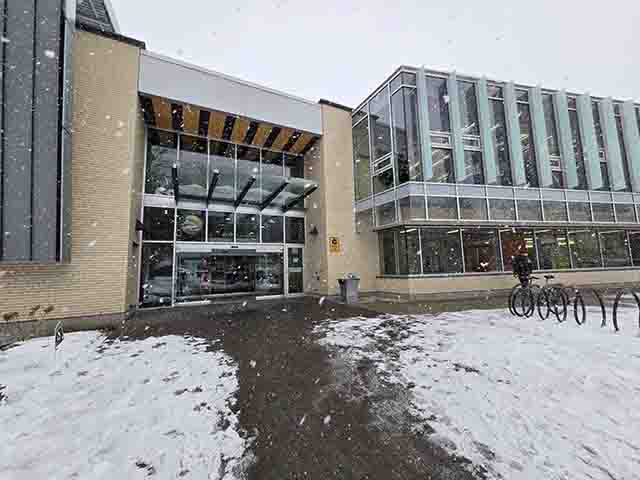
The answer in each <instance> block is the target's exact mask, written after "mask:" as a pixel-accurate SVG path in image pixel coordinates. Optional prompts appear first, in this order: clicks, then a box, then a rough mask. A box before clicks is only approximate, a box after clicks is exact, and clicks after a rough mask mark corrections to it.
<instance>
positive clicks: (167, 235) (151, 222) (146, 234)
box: [142, 207, 175, 242]
mask: <svg viewBox="0 0 640 480" xmlns="http://www.w3.org/2000/svg"><path fill="white" fill-rule="evenodd" d="M174 214H175V210H174V209H173V208H155V207H144V231H143V232H142V239H143V240H168V241H171V242H172V241H173V224H174V219H173V216H174Z"/></svg>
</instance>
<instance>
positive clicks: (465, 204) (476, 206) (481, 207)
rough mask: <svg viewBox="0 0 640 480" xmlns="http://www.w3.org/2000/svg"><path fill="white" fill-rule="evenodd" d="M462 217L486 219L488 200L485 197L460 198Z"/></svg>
mask: <svg viewBox="0 0 640 480" xmlns="http://www.w3.org/2000/svg"><path fill="white" fill-rule="evenodd" d="M460 217H461V218H463V219H464V220H486V219H487V202H486V200H485V199H484V198H460Z"/></svg>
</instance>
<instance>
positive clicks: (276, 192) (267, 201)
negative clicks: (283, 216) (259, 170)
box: [260, 182, 289, 211]
mask: <svg viewBox="0 0 640 480" xmlns="http://www.w3.org/2000/svg"><path fill="white" fill-rule="evenodd" d="M288 185H289V182H283V183H282V185H280V186H279V187H278V188H276V189H275V190H274V191H273V192H272V193H271V195H269V196H268V197H267V198H265V200H264V202H262V204H261V205H260V211H262V210H264V209H265V208H267V207H268V206H269V205H271V202H273V201H274V200H275V199H276V197H277V196H278V195H280V194H281V193H282V192H283V191H284V189H285V188H287V186H288Z"/></svg>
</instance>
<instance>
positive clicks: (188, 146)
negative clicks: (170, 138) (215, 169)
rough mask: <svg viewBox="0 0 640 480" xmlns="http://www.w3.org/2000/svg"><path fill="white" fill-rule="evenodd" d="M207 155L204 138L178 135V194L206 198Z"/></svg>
mask: <svg viewBox="0 0 640 480" xmlns="http://www.w3.org/2000/svg"><path fill="white" fill-rule="evenodd" d="M207 156H208V154H207V141H206V140H203V139H201V138H195V137H188V136H186V135H181V136H180V161H179V162H178V180H179V182H180V195H182V196H184V197H187V198H198V199H201V198H207Z"/></svg>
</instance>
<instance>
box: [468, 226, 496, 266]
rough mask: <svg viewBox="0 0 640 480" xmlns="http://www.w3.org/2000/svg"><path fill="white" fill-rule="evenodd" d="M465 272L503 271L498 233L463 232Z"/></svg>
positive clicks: (486, 230)
mask: <svg viewBox="0 0 640 480" xmlns="http://www.w3.org/2000/svg"><path fill="white" fill-rule="evenodd" d="M462 246H463V248H464V267H465V272H493V271H497V270H502V265H501V262H500V251H499V247H498V232H497V231H496V230H488V229H474V230H470V229H464V230H462Z"/></svg>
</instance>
